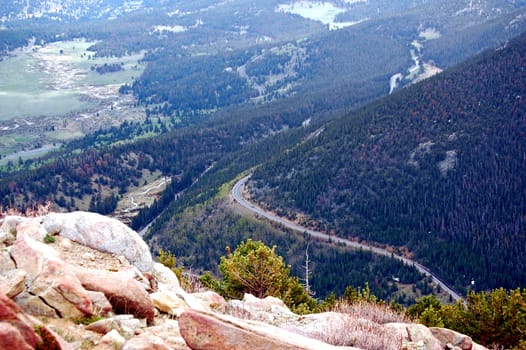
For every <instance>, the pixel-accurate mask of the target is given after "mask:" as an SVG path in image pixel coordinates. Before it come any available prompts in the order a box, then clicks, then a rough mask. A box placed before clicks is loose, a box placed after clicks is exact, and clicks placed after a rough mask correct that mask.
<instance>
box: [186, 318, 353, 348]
mask: <svg viewBox="0 0 526 350" xmlns="http://www.w3.org/2000/svg"><path fill="white" fill-rule="evenodd" d="M179 328H180V332H181V335H182V336H183V338H184V340H185V341H186V343H187V344H188V346H189V347H190V348H192V349H194V350H208V349H210V350H212V349H214V350H222V349H225V350H227V349H228V350H245V349H247V350H248V349H253V350H267V349H268V350H270V349H283V350H287V349H290V350H292V349H294V350H302V349H304V350H311V349H312V350H314V349H316V350H325V349H327V350H329V349H330V350H335V349H344V348H343V347H335V346H332V345H329V344H326V343H323V342H320V341H318V340H315V339H310V338H306V337H303V336H300V335H298V334H294V333H291V332H287V331H285V330H283V329H280V328H277V327H273V326H270V325H266V324H263V323H256V322H248V321H247V322H243V321H241V320H239V319H236V318H234V317H228V316H223V315H221V316H220V315H218V314H211V313H205V312H201V311H196V310H192V309H189V310H186V311H184V312H183V313H182V315H181V317H180V319H179ZM345 349H352V348H350V347H346V348H345Z"/></svg>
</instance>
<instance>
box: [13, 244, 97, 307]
mask: <svg viewBox="0 0 526 350" xmlns="http://www.w3.org/2000/svg"><path fill="white" fill-rule="evenodd" d="M11 257H12V258H13V260H14V261H15V263H16V266H17V268H18V269H19V270H23V271H25V272H26V273H27V276H26V278H25V283H26V291H27V292H28V293H29V294H31V295H34V296H38V297H39V298H40V299H41V300H42V301H43V302H44V303H45V304H46V305H48V306H49V307H51V308H53V309H54V310H55V311H56V313H57V315H58V316H60V315H70V317H82V316H85V315H88V316H89V315H92V314H93V309H92V304H91V300H90V298H89V297H88V295H87V293H86V290H85V289H84V288H83V287H82V285H81V284H80V282H79V280H78V279H77V278H76V276H75V274H74V273H73V271H72V270H71V269H70V267H69V266H68V265H67V264H66V263H64V261H62V259H60V258H59V256H58V253H57V252H56V251H55V250H54V249H53V248H51V247H49V246H47V245H46V244H44V243H41V242H38V241H35V240H34V239H32V238H30V237H29V236H26V235H19V236H18V237H17V240H16V241H15V243H14V244H13V246H12V248H11Z"/></svg>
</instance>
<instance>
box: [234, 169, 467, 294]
mask: <svg viewBox="0 0 526 350" xmlns="http://www.w3.org/2000/svg"><path fill="white" fill-rule="evenodd" d="M249 178H250V175H247V176H245V177H244V178H242V179H241V180H239V181H238V182H236V184H235V185H234V187H232V197H233V198H234V200H235V201H236V202H238V203H239V204H240V205H241V206H243V207H244V208H246V209H248V210H250V211H252V212H253V213H255V214H258V215H261V216H263V217H265V218H267V219H269V220H271V221H274V222H277V223H279V224H281V225H283V226H285V227H287V228H290V229H292V230H295V231H299V232H306V233H308V234H309V235H311V236H312V237H316V238H321V239H325V240H328V239H331V241H333V242H336V243H341V244H345V245H347V246H349V247H352V248H355V249H363V250H369V251H370V252H372V253H374V254H378V255H383V256H387V257H392V258H394V259H397V260H400V261H402V262H404V263H405V264H407V265H412V266H414V267H415V268H416V269H417V270H418V271H419V272H420V273H423V274H424V275H425V276H431V278H432V279H433V282H435V283H436V284H438V285H439V286H440V287H441V288H442V289H443V290H445V291H446V292H447V293H449V295H451V297H452V298H453V300H455V301H457V300H460V299H462V297H461V296H460V295H459V294H458V293H457V292H455V291H454V290H452V289H451V288H450V287H448V285H447V284H446V283H445V282H443V281H441V280H440V279H439V278H438V277H437V276H436V275H435V274H433V272H431V270H429V269H428V268H427V267H425V266H424V265H422V264H420V263H418V262H416V261H414V260H412V259H408V258H405V257H403V256H400V255H396V254H393V253H391V252H389V251H387V250H385V249H382V248H378V247H372V246H369V245H365V244H362V243H358V242H353V241H350V240H348V239H345V238H340V237H335V236H329V235H328V234H325V233H323V232H319V231H313V230H310V229H308V228H306V227H304V226H301V225H298V224H296V223H294V222H291V221H289V220H287V219H284V218H281V217H279V216H277V215H274V214H273V213H270V212H268V211H265V210H264V209H262V208H261V207H259V206H257V205H256V204H254V203H252V202H249V201H248V200H246V199H245V197H243V194H242V188H243V187H244V186H245V183H246V182H247V180H248V179H249Z"/></svg>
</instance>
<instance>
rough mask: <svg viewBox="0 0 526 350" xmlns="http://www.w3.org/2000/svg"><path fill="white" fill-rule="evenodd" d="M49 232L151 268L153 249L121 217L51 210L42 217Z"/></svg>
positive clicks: (146, 268)
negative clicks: (122, 221) (119, 219)
mask: <svg viewBox="0 0 526 350" xmlns="http://www.w3.org/2000/svg"><path fill="white" fill-rule="evenodd" d="M42 224H43V226H44V228H45V229H46V231H47V232H48V233H49V234H59V235H61V236H63V237H66V238H69V239H71V240H72V241H75V242H78V243H81V244H83V245H86V246H88V247H91V248H93V249H97V250H100V251H102V252H108V253H113V254H117V255H123V256H124V257H126V258H127V259H128V260H129V261H130V263H132V264H133V265H135V266H136V267H137V268H138V269H139V270H140V271H151V270H152V264H153V261H152V256H151V253H150V250H149V248H148V246H147V245H146V243H145V242H144V241H143V240H142V238H141V237H140V236H139V235H138V234H137V232H135V231H133V230H132V229H130V228H129V227H128V226H126V225H124V224H123V223H121V222H119V221H118V220H115V219H111V218H108V217H106V216H103V215H100V214H95V213H86V212H73V213H51V214H48V215H46V216H44V217H43V218H42Z"/></svg>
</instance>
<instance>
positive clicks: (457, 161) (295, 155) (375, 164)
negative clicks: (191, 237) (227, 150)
mask: <svg viewBox="0 0 526 350" xmlns="http://www.w3.org/2000/svg"><path fill="white" fill-rule="evenodd" d="M525 48H526V36H524V35H523V36H521V37H520V38H518V39H516V40H513V41H512V42H510V43H509V44H508V45H507V46H506V47H503V48H500V49H498V50H490V51H488V52H486V53H484V54H483V55H481V56H479V57H477V58H475V59H473V60H471V61H469V62H467V63H465V64H462V65H460V66H457V67H456V68H454V69H452V70H451V71H449V72H447V73H445V74H442V75H440V76H437V77H435V78H432V79H429V80H427V81H424V82H423V83H420V84H418V85H416V86H413V87H410V88H408V89H406V90H404V91H401V92H400V93H398V94H396V95H393V96H391V97H389V98H384V99H382V100H379V101H377V102H374V103H373V104H371V105H369V106H367V107H365V108H363V109H361V110H359V111H357V112H355V113H352V114H349V115H348V116H346V117H345V118H341V119H339V120H336V121H334V122H332V123H331V124H330V125H328V126H327V127H325V128H324V129H323V132H321V134H320V135H319V136H318V137H315V138H313V139H311V140H309V141H308V142H305V143H302V144H300V145H298V146H297V147H295V148H293V149H291V150H289V151H288V152H286V153H284V154H282V155H280V156H277V157H276V158H275V159H273V160H272V161H270V162H268V163H266V164H265V165H263V166H261V167H259V168H258V169H257V170H256V171H255V172H254V176H253V190H252V193H253V195H254V196H256V198H259V200H260V201H261V202H262V203H265V204H266V205H268V206H271V207H277V208H280V209H281V210H282V211H284V212H287V211H290V212H296V211H300V212H303V213H306V214H308V215H309V216H310V217H311V218H313V219H314V220H316V221H317V222H319V223H320V224H321V225H322V227H323V226H324V225H326V226H327V227H328V228H329V229H332V230H334V231H335V232H336V233H337V234H339V235H343V236H346V237H360V238H362V239H364V240H366V241H371V242H380V243H383V244H390V245H395V246H398V247H408V248H409V250H410V251H412V252H414V254H415V255H416V257H417V258H418V259H420V260H421V261H422V262H423V263H424V264H426V265H428V266H429V267H430V268H431V269H433V270H435V271H437V272H439V274H440V275H442V276H443V277H444V279H446V280H448V281H450V282H451V283H453V284H454V285H455V287H456V288H458V289H460V290H465V289H466V288H467V287H472V286H473V287H474V288H475V289H482V290H483V289H487V288H491V287H496V286H504V287H506V288H514V287H516V286H521V285H524V284H525V283H526V280H525V275H524V273H523V271H524V268H525V266H524V259H523V257H524V256H525V253H526V251H525V250H526V247H525V245H524V242H525V238H526V237H525V229H526V228H525V213H526V208H525V203H526V191H525V189H526V184H525V183H524V180H525V177H524V174H526V167H525V164H526V163H525V161H524V160H525V156H526V129H525V127H526V123H525V121H526V120H525V116H526V103H525V99H524V96H525V93H526V84H525V82H526V71H525V62H526V49H525ZM472 282H473V283H472Z"/></svg>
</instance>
